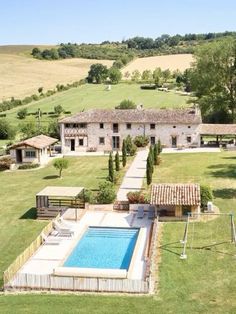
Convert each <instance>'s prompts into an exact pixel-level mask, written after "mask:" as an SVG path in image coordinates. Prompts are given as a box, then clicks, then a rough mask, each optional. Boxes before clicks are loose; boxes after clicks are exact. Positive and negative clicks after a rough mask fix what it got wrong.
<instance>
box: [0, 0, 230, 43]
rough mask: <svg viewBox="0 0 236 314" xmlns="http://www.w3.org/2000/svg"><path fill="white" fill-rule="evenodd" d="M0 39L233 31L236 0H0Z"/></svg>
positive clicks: (52, 40)
mask: <svg viewBox="0 0 236 314" xmlns="http://www.w3.org/2000/svg"><path fill="white" fill-rule="evenodd" d="M0 13H1V18H0V45H7V44H58V43H61V42H76V43H82V42H85V43H89V42H90V43H99V42H102V41H104V40H110V41H121V40H122V39H128V38H131V37H134V36H144V37H152V38H156V37H158V36H160V35H161V34H170V35H174V34H177V33H178V34H186V33H208V32H222V31H226V30H228V31H236V1H235V0H164V1H163V0H161V1H160V0H120V1H119V0H113V1H112V0H110V1H108V0H40V1H33V0H0Z"/></svg>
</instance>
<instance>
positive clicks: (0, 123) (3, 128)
mask: <svg viewBox="0 0 236 314" xmlns="http://www.w3.org/2000/svg"><path fill="white" fill-rule="evenodd" d="M15 134H16V131H15V128H14V127H13V126H12V125H11V124H10V123H9V122H8V121H7V120H6V119H0V139H1V140H7V139H13V138H14V137H15Z"/></svg>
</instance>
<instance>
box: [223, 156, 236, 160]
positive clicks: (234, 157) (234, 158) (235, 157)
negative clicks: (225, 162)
mask: <svg viewBox="0 0 236 314" xmlns="http://www.w3.org/2000/svg"><path fill="white" fill-rule="evenodd" d="M222 159H231V160H232V159H233V160H236V156H233V157H222Z"/></svg>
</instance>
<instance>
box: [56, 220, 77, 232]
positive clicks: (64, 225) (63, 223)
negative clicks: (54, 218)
mask: <svg viewBox="0 0 236 314" xmlns="http://www.w3.org/2000/svg"><path fill="white" fill-rule="evenodd" d="M58 221H59V222H60V226H61V227H62V228H63V229H64V228H65V229H69V230H70V231H75V229H76V227H77V226H76V225H75V224H72V223H69V222H68V221H66V220H65V219H64V218H63V217H60V218H59V220H58Z"/></svg>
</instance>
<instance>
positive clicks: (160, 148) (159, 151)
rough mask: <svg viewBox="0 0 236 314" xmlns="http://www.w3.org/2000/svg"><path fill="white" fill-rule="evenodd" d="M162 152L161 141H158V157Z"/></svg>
mask: <svg viewBox="0 0 236 314" xmlns="http://www.w3.org/2000/svg"><path fill="white" fill-rule="evenodd" d="M161 152H162V146H161V140H158V143H157V153H158V155H159V154H160V153H161Z"/></svg>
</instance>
